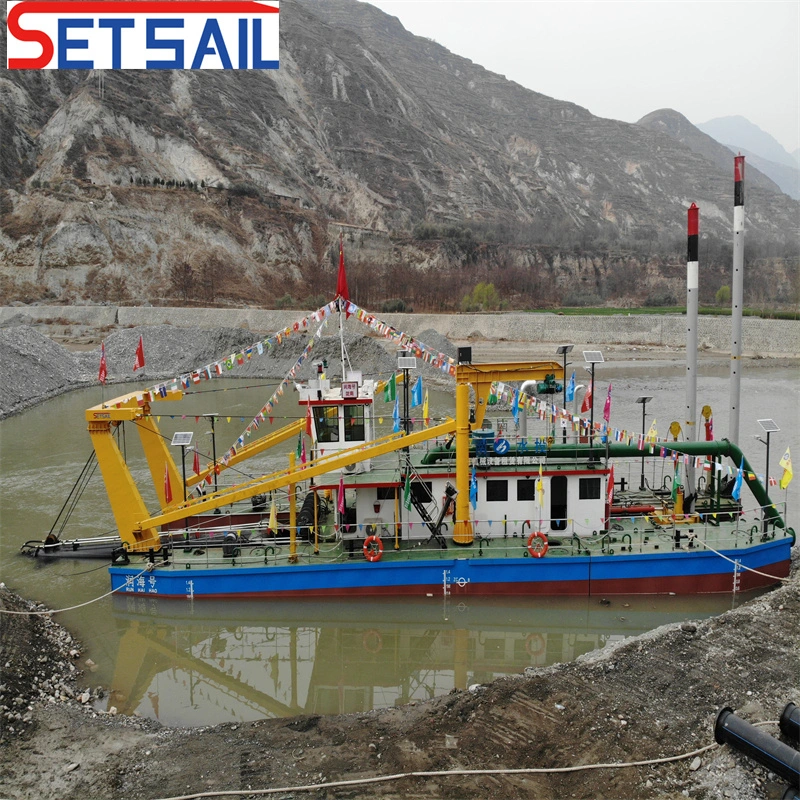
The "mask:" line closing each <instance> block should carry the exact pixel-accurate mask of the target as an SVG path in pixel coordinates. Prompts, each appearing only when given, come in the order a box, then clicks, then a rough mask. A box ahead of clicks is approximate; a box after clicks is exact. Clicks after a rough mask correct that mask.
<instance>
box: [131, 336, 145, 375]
mask: <svg viewBox="0 0 800 800" xmlns="http://www.w3.org/2000/svg"><path fill="white" fill-rule="evenodd" d="M137 369H144V341H143V340H142V337H141V336H139V344H138V345H136V359H135V360H134V362H133V371H134V372H136V370H137Z"/></svg>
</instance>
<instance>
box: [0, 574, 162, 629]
mask: <svg viewBox="0 0 800 800" xmlns="http://www.w3.org/2000/svg"><path fill="white" fill-rule="evenodd" d="M154 567H155V564H148V565H147V566H146V567H145V568H144V569H143V570H142V571H141V572H140V573H139V574H138V575H134V576H133V580H136V579H137V578H140V577H141V576H142V575H144V574H145V572H151V571H152V570H153V568H154ZM124 588H125V586H124V585H123V586H118V587H117V588H116V589H112V590H111V591H110V592H106V593H105V594H101V595H100V597H95V598H94V599H93V600H87V601H86V602H85V603H78V605H76V606H69V608H56V609H51V610H46V611H11V610H10V609H7V608H0V614H17V615H18V616H25V617H47V616H50V614H63V613H64V612H65V611H74V610H75V609H76V608H83V607H84V606H90V605H92V603H97V602H98V601H99V600H103V599H104V598H106V597H109V596H110V595H112V594H114V593H115V592H119V591H121V590H122V589H124Z"/></svg>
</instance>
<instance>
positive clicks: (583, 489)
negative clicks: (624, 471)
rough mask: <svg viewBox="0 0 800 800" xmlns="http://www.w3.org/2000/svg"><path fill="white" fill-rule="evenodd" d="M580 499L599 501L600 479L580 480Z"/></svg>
mask: <svg viewBox="0 0 800 800" xmlns="http://www.w3.org/2000/svg"><path fill="white" fill-rule="evenodd" d="M578 497H579V498H580V499H581V500H599V499H600V478H580V479H579V484H578Z"/></svg>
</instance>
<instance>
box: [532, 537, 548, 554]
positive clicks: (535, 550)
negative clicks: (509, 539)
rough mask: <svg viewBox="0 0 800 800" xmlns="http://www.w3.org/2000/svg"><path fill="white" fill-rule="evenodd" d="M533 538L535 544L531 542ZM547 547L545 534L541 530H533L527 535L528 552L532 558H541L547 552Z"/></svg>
mask: <svg viewBox="0 0 800 800" xmlns="http://www.w3.org/2000/svg"><path fill="white" fill-rule="evenodd" d="M534 540H537V542H536V546H534V544H533V542H534ZM547 548H548V544H547V536H546V535H545V534H543V533H542V532H541V531H534V532H533V533H532V534H531V535H530V536H529V537H528V552H529V553H530V554H531V555H532V556H533V557H534V558H541V557H542V556H543V555H544V554H545V553H546V552H547Z"/></svg>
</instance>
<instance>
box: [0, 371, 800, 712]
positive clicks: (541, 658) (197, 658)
mask: <svg viewBox="0 0 800 800" xmlns="http://www.w3.org/2000/svg"><path fill="white" fill-rule="evenodd" d="M601 370H602V372H601ZM683 370H684V368H683V367H681V366H680V365H674V364H669V363H663V364H649V365H647V366H643V365H641V364H635V363H634V364H631V363H625V364H622V363H618V364H613V363H608V364H605V365H603V366H602V367H598V369H597V372H596V380H597V387H596V395H595V402H596V406H595V413H596V416H598V417H599V416H600V415H601V414H602V405H603V402H604V400H605V397H606V392H607V386H608V382H609V381H610V382H611V383H612V385H613V389H612V415H611V423H612V426H614V427H619V428H624V429H626V430H636V431H638V430H640V429H641V406H639V405H636V404H635V399H636V397H637V396H639V395H643V394H647V395H652V396H653V398H654V399H653V400H652V401H651V402H650V403H649V404H648V405H647V421H646V424H647V426H648V427H649V425H650V422H651V420H652V417H653V416H655V418H656V421H657V427H658V430H659V432H660V433H661V434H662V435H663V434H664V433H665V432H666V430H667V428H668V425H669V423H670V422H672V421H673V420H675V419H677V420H681V419H682V413H683V407H684V402H685V397H684V386H683ZM580 372H581V370H580V368H579V373H580ZM586 377H588V376H586ZM797 377H798V376H797V371H796V370H795V369H790V368H777V367H759V368H754V369H749V370H748V369H746V370H745V374H744V379H743V382H742V390H743V391H742V415H741V436H740V442H741V444H742V446H743V449H744V450H745V452H746V453H747V454H748V457H749V458H750V459H751V461H752V463H753V466H754V469H756V470H757V471H758V472H760V473H763V471H764V461H765V456H766V452H765V447H764V446H763V445H762V444H760V443H758V442H757V441H756V440H755V439H753V438H752V437H753V435H755V434H757V433H760V428H759V427H758V425H757V423H756V420H757V419H759V418H764V417H770V418H772V419H774V420H775V422H776V423H777V424H778V425H779V426H780V427H781V431H780V432H779V433H775V434H772V437H771V448H770V462H771V463H770V466H771V469H770V472H771V473H772V474H775V475H779V474H780V472H781V470H780V469H779V468H778V466H777V462H778V459H779V458H780V456H781V455H782V454H783V452H784V450H785V448H786V446H787V445H789V446H791V448H792V450H793V451H794V453H795V458H796V459H797V461H798V463H800V439H799V438H798V433H797V430H798V426H797V423H798V408H800V386H799V384H798V380H797ZM578 381H579V382H581V383H586V382H588V381H586V380H585V378H582V377H581V374H579V375H578ZM212 385H213V387H214V389H215V391H214V392H212V393H204V394H202V395H200V394H198V395H195V396H192V397H190V398H188V399H187V400H186V401H185V402H184V403H182V404H181V406H180V408H179V409H178V408H175V409H174V410H175V416H174V417H170V416H169V414H166V415H163V416H162V419H161V427H162V430H163V431H164V432H165V433H166V434H167V435H170V436H171V434H172V433H173V432H174V431H177V430H192V431H193V432H194V433H195V438H196V440H197V441H198V444H199V446H200V448H201V450H204V451H208V452H210V449H211V444H210V441H211V440H210V435H209V431H210V427H209V425H208V422H207V420H205V419H203V418H202V417H199V418H196V417H195V415H196V414H197V415H199V414H202V413H204V412H219V413H224V417H223V418H222V419H220V421H219V422H218V423H217V445H218V448H220V450H221V449H223V448H225V447H226V446H228V445H229V444H230V443H232V442H233V441H234V440H235V439H236V437H237V436H238V435H239V434H240V433H241V432H242V431H243V429H244V425H245V424H246V423H247V422H248V421H249V420H250V419H252V417H253V415H254V414H255V413H256V412H257V411H258V409H259V408H260V407H261V404H262V403H263V402H264V399H265V398H266V397H268V396H269V395H270V394H271V393H272V388H273V387H268V386H266V385H265V384H264V383H261V384H260V388H256V389H250V390H246V389H244V388H242V384H241V383H238V382H215V383H214V384H212ZM248 385H255V384H248ZM107 392H108V390H107ZM580 396H581V395H580V393H579V398H580ZM99 400H100V390H99V389H92V390H84V391H81V392H75V393H72V394H70V395H66V396H63V397H60V398H57V399H55V400H52V401H50V402H48V403H46V404H44V405H42V406H39V407H37V408H35V409H33V410H31V411H28V412H26V413H25V414H23V415H21V416H18V417H14V418H12V419H9V420H5V421H3V422H2V423H0V474H1V476H2V486H0V577H2V580H3V581H4V582H5V583H6V584H7V585H8V586H9V587H10V588H12V589H14V590H16V591H18V592H20V593H21V594H23V595H25V596H26V597H29V598H32V599H36V600H40V601H42V602H44V603H46V604H48V605H49V606H50V607H52V608H65V607H68V606H75V605H78V604H80V603H85V602H88V601H91V600H94V599H95V598H98V597H100V596H101V595H103V594H105V593H106V592H107V591H108V575H107V572H106V565H105V564H104V563H100V562H91V561H59V562H55V563H45V562H44V561H42V560H40V559H35V560H34V559H28V558H24V557H22V556H19V555H18V554H17V551H18V550H19V547H20V545H21V544H22V543H23V542H25V541H26V540H28V539H41V538H43V537H44V535H46V534H47V532H48V531H49V530H50V527H51V525H52V523H53V519H54V518H55V517H56V515H57V513H58V511H59V509H60V508H61V506H62V504H63V503H64V501H65V499H66V497H67V495H68V493H69V490H70V489H71V487H72V485H73V483H74V481H75V479H76V478H77V476H78V474H79V473H80V471H81V469H82V467H83V465H84V463H85V461H86V459H87V457H88V455H89V452H90V444H89V440H88V435H87V433H86V431H85V424H84V422H83V419H84V417H83V411H84V409H85V408H87V407H88V406H90V405H93V404H94V403H97V402H98V401H99ZM450 403H452V397H451V396H450V397H448V395H447V394H444V393H436V392H431V404H432V413H433V414H438V413H444V412H445V411H449V409H450V407H451V406H450ZM698 404H699V405H700V406H702V405H704V404H709V405H711V406H712V408H713V409H714V424H715V432H716V434H717V437H720V436H724V435H725V433H726V432H727V405H728V381H727V372H726V370H725V369H722V368H720V367H719V366H718V365H714V364H708V365H705V366H701V369H700V380H699V381H698ZM292 405H293V398H292V397H291V396H290V397H288V398H287V399H286V400H285V401H284V402H283V403H282V404H281V406H286V409H287V410H285V411H284V410H283V409H282V408H281V406H278V407H277V408H276V417H275V422H274V424H275V426H277V425H279V424H280V423H282V422H284V421H285V418H283V417H281V416H279V415H280V414H285V415H286V416H292V415H293V414H294V411H293V408H292ZM381 406H382V403H381V401H380V400H379V401H378V407H379V408H378V413H379V414H380V413H384V421H383V424H384V425H385V426H388V425H390V423H391V409H390V407H389V406H388V405H387V406H386V407H385V409H386V410H385V411H383V410H382V408H381ZM168 410H170V411H171V410H172V409H171V408H169V407H168ZM178 412H179V413H178ZM228 417H230V420H229V419H228ZM137 438H138V437H137V436H136V435H135V433H134V431H132V430H131V431H128V432H127V433H126V438H125V442H124V445H125V450H126V454H127V457H128V461H129V463H130V465H131V469H132V471H133V472H134V474H135V475H136V477H137V478H141V479H142V481H141V482H142V485H145V481H144V478H145V477H146V476H147V471H146V468H145V464H144V461H143V458H142V455H141V451H140V449H139V448H138V444H137V441H136V440H137ZM284 463H285V454H284V455H282V456H281V457H280V458H278V457H276V456H272V457H270V458H265V459H264V460H263V461H262V463H261V464H259V465H256V466H255V467H253V468H251V469H250V472H254V473H256V474H258V473H260V472H264V471H267V470H268V469H271V468H275V467H277V466H282V465H283V464H284ZM190 468H191V464H190V463H187V469H190ZM632 477H633V478H635V476H632ZM655 477H657V476H655V475H654V476H653V478H655ZM771 494H772V499H773V500H774V501H777V502H782V501H786V500H788V504H789V508H788V518H789V521H790V523H792V524H794V525H795V527H797V522H798V517H797V507H798V495H800V479H798V480H795V481H794V482H793V483H792V485H791V486H790V488H789V490H788V492H783V491H776V490H773V491H772V493H771ZM146 500H147V502H148V503H149V505H150V506H152V505H153V503H154V497H153V496H152V494H151V496H150V497H146ZM112 529H113V519H112V516H111V511H110V508H109V505H108V501H107V499H106V497H105V490H104V488H103V486H102V482H101V481H100V479H99V476H95V477H94V479H93V480H92V481H91V482H90V483H89V485H88V486H87V488H86V490H85V492H84V494H83V497H82V499H81V501H80V503H79V504H78V506H77V508H76V510H75V513H74V514H73V517H72V521H71V523H70V525H69V526H68V527H67V528H66V529H65V530H64V532H63V534H62V535H63V536H64V537H65V538H72V537H78V536H91V535H96V534H99V533H104V532H110V531H111V530H112ZM740 601H741V598H732V597H730V596H727V597H713V598H674V597H673V598H631V599H619V598H614V599H612V600H611V602H610V603H609V604H602V603H600V601H599V600H598V599H596V598H594V599H591V600H586V599H576V600H571V601H565V600H558V601H557V602H556V601H552V602H551V601H543V600H536V601H535V603H534V602H524V601H517V600H504V601H503V602H498V601H491V600H480V601H471V602H470V603H469V604H454V603H452V602H451V601H450V599H449V598H446V597H435V598H426V599H422V600H419V601H411V602H410V601H409V600H408V599H404V600H403V601H402V602H393V601H380V602H374V601H369V602H363V601H362V602H350V601H338V602H331V601H325V602H324V603H317V602H310V601H305V602H298V601H293V602H283V603H276V602H273V603H269V604H265V603H216V602H213V601H204V602H199V601H195V602H194V603H190V602H189V601H188V600H187V601H185V602H184V601H177V602H165V601H161V602H160V604H159V601H157V600H155V599H150V598H147V599H144V598H140V597H105V598H104V599H101V600H99V601H98V602H94V603H91V604H89V605H86V606H84V607H82V608H80V609H77V610H74V611H69V612H65V613H63V614H61V615H60V616H59V619H60V621H61V622H62V623H63V624H65V625H66V626H67V627H69V628H70V629H71V630H72V631H73V632H74V633H76V634H77V636H78V637H79V638H80V639H81V641H82V642H83V643H84V646H85V653H84V658H85V657H89V658H91V659H92V661H93V662H95V665H96V666H95V667H94V670H95V671H94V672H88V673H87V678H88V681H89V682H90V683H94V684H96V685H102V686H105V687H110V688H111V694H110V696H109V697H107V698H106V699H105V700H104V701H103V705H102V707H104V708H107V707H109V706H111V705H114V706H116V707H117V708H118V709H119V710H120V711H124V712H128V713H136V714H139V715H142V716H146V717H152V718H157V719H159V720H161V721H162V722H164V723H166V724H171V725H206V724H214V723H218V722H223V721H235V720H248V719H258V718H261V717H264V716H286V715H292V714H296V713H305V712H308V713H311V712H313V713H337V712H350V711H364V710H368V709H371V708H378V707H387V706H391V705H393V704H398V703H404V702H407V701H409V700H414V699H424V698H427V697H430V696H433V695H437V694H443V693H446V692H448V691H449V690H450V689H452V688H454V687H458V688H464V687H466V686H469V685H471V684H473V683H481V682H485V681H488V680H491V679H492V678H494V677H497V676H499V675H502V674H507V673H518V672H520V671H521V670H522V669H524V668H525V667H527V666H532V665H537V666H540V665H545V664H550V663H555V662H558V661H568V660H571V659H574V658H576V657H577V656H579V655H580V654H582V653H585V652H588V651H590V650H593V649H595V648H597V647H602V646H603V645H604V644H606V643H607V642H609V641H614V640H617V639H619V638H621V637H624V636H629V635H632V634H636V633H640V632H643V631H646V630H649V629H651V628H653V627H655V626H657V625H661V624H663V623H666V622H670V621H675V620H683V619H687V618H691V619H697V618H701V617H705V616H709V615H712V614H716V613H720V612H721V611H723V610H725V609H727V608H730V607H731V605H732V604H733V603H734V602H740Z"/></svg>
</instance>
